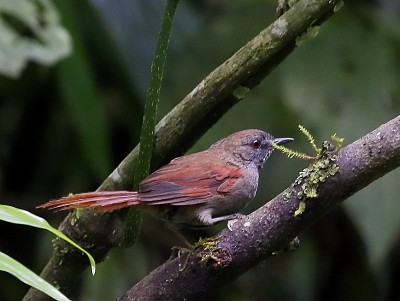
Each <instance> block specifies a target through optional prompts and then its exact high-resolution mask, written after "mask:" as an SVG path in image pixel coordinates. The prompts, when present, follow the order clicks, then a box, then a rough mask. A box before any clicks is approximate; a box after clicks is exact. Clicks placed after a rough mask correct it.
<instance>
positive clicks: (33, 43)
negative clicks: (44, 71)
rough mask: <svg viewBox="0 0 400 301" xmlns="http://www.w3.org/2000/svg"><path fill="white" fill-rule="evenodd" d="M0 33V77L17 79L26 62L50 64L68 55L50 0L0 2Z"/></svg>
mask: <svg viewBox="0 0 400 301" xmlns="http://www.w3.org/2000/svg"><path fill="white" fill-rule="evenodd" d="M0 32H1V36H0V53H1V56H0V74H3V75H6V76H9V77H13V78H17V77H18V76H20V74H21V72H22V70H23V69H24V67H25V66H26V64H27V61H29V60H32V61H36V62H38V63H40V64H43V65H53V64H55V63H56V62H58V61H59V60H60V59H63V58H65V57H66V56H67V55H69V54H70V53H71V41H70V36H69V35H68V32H67V31H66V30H65V28H63V27H62V26H61V24H60V22H59V16H58V13H57V10H56V9H55V7H54V6H53V4H52V2H51V1H50V0H34V1H33V0H32V1H29V0H14V1H6V0H1V1H0Z"/></svg>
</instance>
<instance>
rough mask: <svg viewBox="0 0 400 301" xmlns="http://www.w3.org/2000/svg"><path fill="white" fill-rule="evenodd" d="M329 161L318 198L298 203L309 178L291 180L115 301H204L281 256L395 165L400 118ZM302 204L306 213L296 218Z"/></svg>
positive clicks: (399, 144)
mask: <svg viewBox="0 0 400 301" xmlns="http://www.w3.org/2000/svg"><path fill="white" fill-rule="evenodd" d="M334 158H335V161H330V163H329V165H330V166H335V165H336V166H335V168H336V167H338V172H337V173H336V174H335V175H333V176H329V177H328V178H327V179H326V181H325V180H324V181H323V182H320V183H318V187H317V197H313V198H299V192H300V191H301V190H302V189H303V188H302V185H303V184H304V183H305V181H307V180H308V179H309V178H310V176H309V175H307V176H301V177H300V178H301V179H302V181H301V183H300V181H299V179H300V178H298V179H296V181H295V182H294V184H293V185H292V186H291V187H289V188H288V189H287V190H285V191H284V192H282V193H281V194H280V195H278V196H277V197H275V198H274V199H273V200H272V201H270V202H268V203H267V204H265V205H264V206H263V207H261V208H259V209H258V210H256V211H254V212H253V213H251V214H249V215H248V216H246V217H244V218H242V219H239V220H238V221H237V222H236V223H235V224H234V225H233V226H232V231H230V230H228V229H224V230H223V231H222V232H220V233H219V234H218V235H217V236H215V237H214V238H213V239H210V240H209V241H207V242H205V243H203V244H202V245H201V246H200V247H198V248H197V249H195V251H194V252H192V253H190V252H186V253H182V254H180V256H178V257H176V258H174V259H173V260H169V261H167V262H166V263H165V264H163V265H161V266H160V267H158V268H157V269H156V270H154V271H153V272H152V273H151V274H149V275H148V276H147V277H145V278H144V279H143V280H142V281H140V282H139V283H137V284H136V285H135V286H134V287H133V288H131V289H130V290H129V291H128V292H127V293H126V294H125V295H124V296H122V297H121V298H119V299H118V300H119V301H133V300H135V301H137V300H195V299H197V298H200V297H201V298H202V299H203V300H204V294H206V293H210V292H212V291H213V290H215V289H217V288H218V287H220V286H221V285H223V284H225V283H227V282H229V281H232V280H233V279H235V278H236V277H238V276H239V275H241V274H242V273H244V272H245V271H247V270H248V269H250V268H251V267H253V266H254V265H256V264H257V263H259V262H260V261H263V260H265V259H266V258H268V257H270V256H271V255H273V254H276V253H277V252H279V251H280V250H283V249H284V248H285V247H286V246H287V245H288V244H289V243H290V242H291V241H293V239H295V237H296V236H297V235H298V234H299V233H300V232H301V231H302V230H304V229H305V228H306V227H309V226H310V225H311V224H312V223H313V222H314V221H316V220H317V219H319V218H321V217H322V216H323V215H325V214H326V213H328V212H329V211H330V210H331V209H332V208H334V207H335V206H337V205H338V204H340V203H341V202H342V201H344V200H345V199H347V198H349V197H350V196H351V195H353V194H354V193H356V192H357V191H359V190H361V189H362V188H364V187H365V186H367V185H369V184H370V183H372V182H373V181H375V180H376V179H378V178H380V177H382V176H383V175H385V174H386V173H388V172H390V171H391V170H393V169H395V168H397V167H398V166H399V165H400V116H398V117H397V118H395V119H393V120H391V121H389V122H388V123H386V124H384V125H382V126H380V127H379V128H378V129H376V130H374V131H373V132H371V133H369V134H368V135H366V136H364V137H362V138H360V139H359V140H357V141H355V142H353V143H352V144H350V145H348V146H346V147H344V148H343V149H341V150H340V151H339V153H338V154H337V155H334ZM323 160H325V159H324V158H323V159H320V160H318V161H316V162H314V163H313V164H312V167H311V169H312V168H315V167H316V166H320V164H321V161H323ZM308 170H309V168H308ZM303 175H304V172H303ZM301 202H304V203H305V204H306V207H305V209H304V211H303V212H302V213H301V214H297V213H296V212H297V211H298V208H299V206H300V203H301Z"/></svg>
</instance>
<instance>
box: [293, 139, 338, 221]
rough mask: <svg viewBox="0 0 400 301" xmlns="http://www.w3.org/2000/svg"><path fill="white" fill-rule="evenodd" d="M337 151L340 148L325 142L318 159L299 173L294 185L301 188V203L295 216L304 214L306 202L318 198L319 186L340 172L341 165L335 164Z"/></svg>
mask: <svg viewBox="0 0 400 301" xmlns="http://www.w3.org/2000/svg"><path fill="white" fill-rule="evenodd" d="M337 151H338V147H337V146H336V145H335V144H332V143H331V142H329V141H324V142H323V143H322V148H321V152H320V154H319V155H318V159H317V160H316V161H315V162H314V163H312V164H311V165H310V166H308V167H307V168H305V169H304V170H302V171H301V172H300V173H299V176H298V177H297V179H296V180H295V181H294V184H293V185H294V186H297V187H300V189H299V190H298V192H297V198H298V199H299V200H300V203H299V207H298V208H297V210H296V211H295V213H294V216H299V215H301V214H303V213H304V212H305V209H306V200H307V199H313V198H317V197H318V187H319V185H320V184H321V183H324V182H325V181H326V180H327V179H328V178H329V177H332V176H334V175H335V174H336V173H337V172H339V165H337V164H336V163H335V161H336V154H337Z"/></svg>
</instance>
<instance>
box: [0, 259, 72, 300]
mask: <svg viewBox="0 0 400 301" xmlns="http://www.w3.org/2000/svg"><path fill="white" fill-rule="evenodd" d="M0 270H1V271H4V272H8V273H10V274H11V275H13V276H15V277H17V278H18V279H19V280H21V281H22V282H24V283H26V284H28V285H30V286H32V287H34V288H36V289H38V290H40V291H42V292H43V293H45V294H47V295H49V296H50V297H52V298H53V299H55V300H58V301H69V300H70V299H68V298H67V297H66V296H64V295H63V294H62V293H61V292H60V291H59V290H58V289H56V288H55V287H54V286H52V285H51V284H50V283H48V282H46V281H45V280H43V279H42V278H40V277H39V276H38V275H36V274H35V273H34V272H32V271H31V270H29V269H28V268H27V267H26V266H24V265H22V264H21V263H19V262H18V261H16V260H15V259H13V258H11V257H10V256H8V255H6V254H4V253H2V252H0Z"/></svg>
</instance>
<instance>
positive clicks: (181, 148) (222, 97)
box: [24, 0, 340, 301]
mask: <svg viewBox="0 0 400 301" xmlns="http://www.w3.org/2000/svg"><path fill="white" fill-rule="evenodd" d="M339 2H340V0H311V1H310V0H308V1H306V0H303V1H300V2H299V3H297V4H296V5H295V6H293V7H292V8H291V9H290V10H289V11H288V12H287V13H285V14H284V15H282V16H281V17H280V18H279V19H278V20H276V21H275V22H274V23H272V24H271V25H270V26H269V27H268V28H266V29H265V30H263V31H262V32H261V33H260V34H259V35H257V36H256V37H255V38H254V39H253V40H252V41H250V42H249V43H248V44H246V45H245V46H244V47H242V48H241V49H240V50H239V51H238V52H236V53H235V54H234V55H233V56H232V57H231V58H229V59H228V60H227V61H226V62H224V63H223V64H222V65H221V66H219V67H218V68H217V69H215V70H214V71H213V72H212V73H211V74H209V75H208V76H207V77H206V78H205V79H204V80H203V81H202V82H201V83H200V84H199V85H198V86H197V87H196V88H195V89H194V90H193V91H192V92H191V93H190V94H188V95H187V96H186V97H185V98H184V99H183V100H182V101H181V102H180V103H179V104H178V105H177V106H176V107H175V108H174V109H173V110H172V111H171V112H170V113H169V114H168V115H167V116H165V117H164V118H163V119H162V120H161V121H160V122H159V124H158V125H157V127H156V141H155V149H154V154H153V163H152V169H153V170H154V169H155V168H157V167H160V166H161V165H162V164H165V163H166V162H168V161H169V160H170V159H172V158H174V157H176V156H178V155H181V154H182V153H183V152H185V151H186V150H187V149H189V148H190V147H191V146H192V145H193V143H194V142H195V141H196V140H197V139H198V137H199V136H201V135H202V134H203V133H204V132H205V131H206V130H207V129H209V128H210V127H211V126H212V125H213V124H214V123H215V122H216V121H217V120H218V119H219V118H220V117H221V116H222V115H223V114H224V113H225V112H226V111H227V110H229V109H230V108H231V107H232V106H234V105H235V104H236V103H237V102H238V101H239V100H241V99H242V97H243V96H244V94H245V92H247V91H248V90H250V89H252V88H253V87H255V86H256V85H258V83H259V82H260V81H261V80H262V79H263V78H265V77H266V76H267V75H268V74H269V73H270V72H271V71H272V70H273V68H274V67H275V66H276V65H278V64H279V63H280V62H281V61H283V60H284V59H285V58H286V56H287V55H288V54H289V53H290V52H291V51H292V50H293V49H294V48H295V46H296V38H297V37H299V36H301V35H302V34H304V33H305V32H306V31H307V29H308V28H309V27H310V26H312V25H315V24H319V23H322V22H323V21H324V20H325V19H326V18H327V17H328V16H329V15H331V14H333V11H334V8H335V6H336V5H337V3H339ZM138 150H139V146H137V147H136V148H135V149H134V150H133V151H132V152H131V153H130V154H129V155H128V156H127V157H126V158H125V159H124V160H123V162H121V164H120V165H119V166H118V167H117V168H116V169H115V170H114V171H113V173H112V174H111V175H110V176H109V177H108V178H107V179H106V180H105V181H104V182H103V184H102V185H101V186H100V187H99V190H123V189H130V188H131V187H132V183H133V182H134V181H133V180H134V178H133V177H134V171H135V166H136V163H137V157H138ZM128 220H129V219H126V218H125V213H124V212H121V213H118V214H104V215H93V214H91V213H88V212H81V213H80V215H79V217H78V216H77V215H76V214H70V215H69V216H68V217H67V218H66V219H65V220H64V221H63V223H62V224H61V225H60V229H61V230H63V232H64V233H66V234H67V235H69V236H71V237H72V238H73V239H74V240H75V241H76V242H78V243H79V244H80V245H82V246H84V247H86V249H87V250H88V251H89V252H90V253H91V254H92V255H93V256H94V257H95V258H96V260H97V261H101V260H103V258H104V256H105V255H106V254H107V252H108V251H109V250H110V249H111V248H113V247H116V246H121V245H129V244H131V243H132V241H134V237H130V236H131V233H132V232H130V231H129V229H131V228H132V227H134V225H128V224H127V223H128ZM81 256H82V255H81V254H80V253H79V252H76V250H73V249H72V248H71V247H70V246H68V245H65V244H64V243H63V242H59V247H58V248H56V250H55V251H54V255H53V257H52V258H51V259H50V261H49V262H48V264H47V266H46V267H45V269H44V270H43V272H42V273H41V276H42V277H43V278H44V279H46V280H47V281H49V282H51V283H57V285H58V286H59V287H60V288H61V291H63V292H64V293H65V294H67V295H68V294H70V292H71V290H72V287H73V284H74V283H75V282H76V281H77V279H78V278H79V277H78V275H79V274H80V273H81V272H82V271H83V270H84V269H85V268H86V267H87V265H86V262H85V261H82V258H81ZM75 262H78V263H77V264H76V265H75V266H74V268H73V269H71V266H70V264H71V263H75ZM81 262H82V264H80V263H81ZM24 300H36V301H38V300H49V298H48V297H47V296H45V295H44V294H42V293H40V292H38V291H36V290H35V289H31V290H30V291H29V292H28V294H27V295H26V296H25V298H24Z"/></svg>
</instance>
